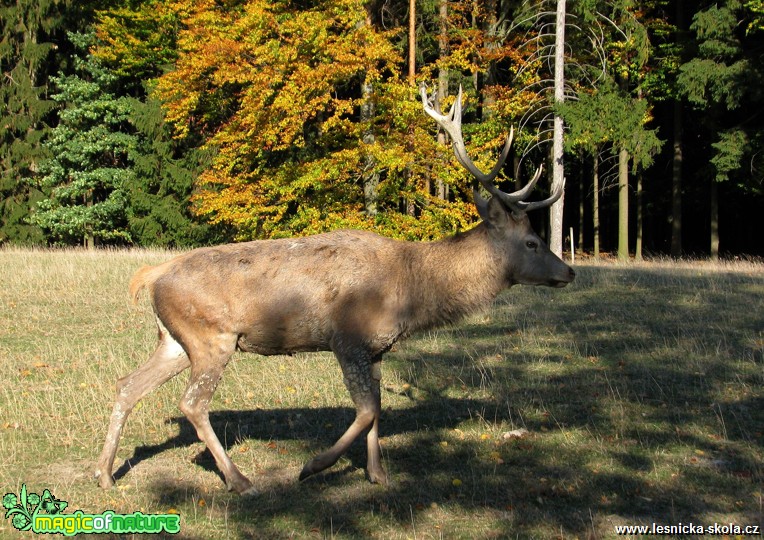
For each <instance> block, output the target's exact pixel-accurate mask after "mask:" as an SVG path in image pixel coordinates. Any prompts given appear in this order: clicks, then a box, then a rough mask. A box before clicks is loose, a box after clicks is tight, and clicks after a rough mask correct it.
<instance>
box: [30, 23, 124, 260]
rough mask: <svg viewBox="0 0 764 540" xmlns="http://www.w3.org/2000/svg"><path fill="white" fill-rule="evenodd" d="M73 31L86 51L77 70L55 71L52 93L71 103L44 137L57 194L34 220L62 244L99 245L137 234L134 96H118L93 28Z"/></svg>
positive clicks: (47, 175)
mask: <svg viewBox="0 0 764 540" xmlns="http://www.w3.org/2000/svg"><path fill="white" fill-rule="evenodd" d="M70 39H71V41H72V42H73V43H74V44H75V45H76V46H77V47H78V48H79V49H80V50H81V51H82V54H83V55H84V56H81V57H77V58H75V60H74V62H75V71H76V73H75V74H74V75H60V76H58V77H54V78H53V82H54V84H55V85H56V87H57V89H58V93H56V94H54V95H53V96H52V98H53V100H54V101H55V102H57V103H59V104H61V105H62V106H63V107H64V108H62V109H61V111H60V113H59V124H58V126H56V128H54V129H53V130H52V132H51V135H50V137H49V138H48V139H47V140H46V141H45V143H44V146H45V148H46V149H47V150H48V151H49V153H50V155H51V157H50V159H48V160H46V161H44V162H42V163H41V164H40V170H41V172H42V173H43V175H44V176H43V178H42V180H41V182H40V185H41V187H42V188H43V189H44V190H46V191H48V192H50V197H49V198H47V199H43V200H41V201H40V202H39V203H38V205H37V211H36V212H35V213H34V214H33V215H32V218H31V221H32V222H33V223H34V224H36V225H38V226H39V227H41V228H42V230H43V231H44V234H45V236H46V237H47V239H48V240H49V241H50V242H53V243H56V244H78V243H81V244H84V245H86V246H88V247H89V248H92V247H94V246H95V244H96V242H98V243H114V242H125V241H129V240H130V236H129V234H128V232H127V231H126V223H127V201H128V198H127V184H128V183H129V182H130V180H131V179H132V178H133V174H134V173H133V171H132V170H131V165H132V159H131V152H132V151H133V150H134V149H135V147H136V136H135V135H134V134H133V129H132V127H131V126H130V124H129V118H130V113H131V111H132V100H130V99H129V98H126V97H115V94H114V91H113V85H114V83H115V82H116V77H115V75H113V74H112V73H111V72H109V71H108V70H106V69H104V68H103V67H102V66H101V65H100V62H99V61H98V60H97V59H95V58H94V57H93V56H92V55H90V54H87V53H86V52H85V51H87V48H88V46H89V44H90V43H91V37H90V36H87V35H84V34H74V33H72V34H70Z"/></svg>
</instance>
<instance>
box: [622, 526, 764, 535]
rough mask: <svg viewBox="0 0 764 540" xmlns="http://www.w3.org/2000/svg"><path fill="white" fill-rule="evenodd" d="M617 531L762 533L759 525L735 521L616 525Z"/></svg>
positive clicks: (657, 533) (690, 533) (668, 533)
mask: <svg viewBox="0 0 764 540" xmlns="http://www.w3.org/2000/svg"><path fill="white" fill-rule="evenodd" d="M615 533H616V534H617V535H619V536H624V535H632V534H644V535H656V536H664V535H666V536H668V535H675V534H682V535H695V534H697V535H701V534H716V535H719V536H727V535H729V536H758V535H760V534H761V527H760V526H759V525H736V524H735V523H714V524H713V525H698V524H695V523H678V524H676V525H661V524H659V523H653V524H652V525H616V526H615Z"/></svg>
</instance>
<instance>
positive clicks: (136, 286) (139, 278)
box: [129, 266, 159, 304]
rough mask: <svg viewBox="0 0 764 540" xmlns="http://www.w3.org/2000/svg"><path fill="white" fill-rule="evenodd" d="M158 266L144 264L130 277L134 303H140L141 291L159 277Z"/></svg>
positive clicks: (131, 294)
mask: <svg viewBox="0 0 764 540" xmlns="http://www.w3.org/2000/svg"><path fill="white" fill-rule="evenodd" d="M157 268H158V267H157V266H143V267H141V268H139V269H138V271H137V272H136V273H135V274H133V277H132V279H130V289H129V290H130V298H132V299H133V303H134V304H137V303H138V296H139V295H140V293H141V291H142V290H143V289H144V288H145V287H147V286H149V285H151V284H152V283H154V281H155V280H156V278H157V277H159V275H158V273H157V272H156V270H157Z"/></svg>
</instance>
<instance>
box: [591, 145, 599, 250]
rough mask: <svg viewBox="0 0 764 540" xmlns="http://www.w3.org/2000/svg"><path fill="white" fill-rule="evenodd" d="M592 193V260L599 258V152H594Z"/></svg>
mask: <svg viewBox="0 0 764 540" xmlns="http://www.w3.org/2000/svg"><path fill="white" fill-rule="evenodd" d="M592 184H593V186H592V187H593V189H594V193H592V196H593V199H592V221H593V224H594V258H595V259H598V258H599V256H600V151H599V148H598V149H597V150H596V151H595V152H594V171H593V175H592Z"/></svg>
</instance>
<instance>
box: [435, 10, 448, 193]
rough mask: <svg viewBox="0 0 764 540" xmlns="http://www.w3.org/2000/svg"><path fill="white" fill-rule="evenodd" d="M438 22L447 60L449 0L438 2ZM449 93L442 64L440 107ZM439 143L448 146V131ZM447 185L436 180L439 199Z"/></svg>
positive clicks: (441, 47)
mask: <svg viewBox="0 0 764 540" xmlns="http://www.w3.org/2000/svg"><path fill="white" fill-rule="evenodd" d="M438 23H439V26H440V28H439V35H438V57H439V58H440V60H441V61H443V60H445V58H446V55H448V2H447V0H439V4H438ZM447 95H448V68H445V67H443V65H442V64H441V66H440V68H438V107H439V108H440V109H441V110H442V109H443V105H442V104H443V102H444V101H445V99H446V96H447ZM438 144H439V145H440V146H443V147H446V146H447V144H448V142H447V140H446V133H445V131H443V130H442V129H440V130H438ZM447 189H448V188H447V186H446V184H445V182H443V180H442V179H440V178H438V179H437V180H436V181H435V191H436V193H435V195H436V196H437V197H438V198H439V199H443V200H445V199H447V198H448V192H447Z"/></svg>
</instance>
